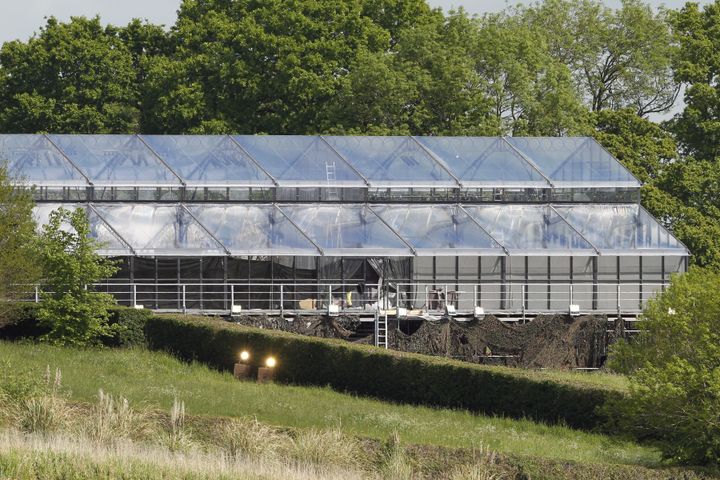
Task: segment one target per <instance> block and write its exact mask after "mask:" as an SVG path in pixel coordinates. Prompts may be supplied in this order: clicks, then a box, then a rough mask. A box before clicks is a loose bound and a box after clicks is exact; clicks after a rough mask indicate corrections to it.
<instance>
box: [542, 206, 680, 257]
mask: <svg viewBox="0 0 720 480" xmlns="http://www.w3.org/2000/svg"><path fill="white" fill-rule="evenodd" d="M556 209H557V211H558V212H559V213H560V214H561V215H562V216H563V217H564V218H565V219H567V221H568V222H569V223H570V224H571V225H572V226H573V227H575V228H576V229H577V230H578V231H580V232H581V233H582V234H583V236H585V238H587V239H588V240H589V241H590V242H592V243H593V245H595V246H596V247H597V248H598V249H599V250H600V251H601V252H605V253H607V254H609V255H613V254H615V255H617V254H618V253H623V251H624V253H634V254H642V253H654V252H658V253H662V252H663V251H674V252H677V254H679V255H685V254H686V253H687V250H686V249H685V247H684V246H683V245H682V244H681V243H680V242H678V241H677V240H676V239H675V238H674V237H673V236H672V235H670V233H669V232H668V231H667V230H666V229H665V228H663V227H662V226H661V225H660V224H658V222H657V221H656V220H655V219H654V218H652V216H651V215H650V214H649V213H647V212H646V211H645V209H643V208H641V207H639V206H638V205H637V204H633V205H557V206H556Z"/></svg>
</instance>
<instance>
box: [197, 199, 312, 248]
mask: <svg viewBox="0 0 720 480" xmlns="http://www.w3.org/2000/svg"><path fill="white" fill-rule="evenodd" d="M188 209H189V210H190V211H191V212H192V214H193V215H194V216H195V218H197V219H198V221H199V222H200V223H202V224H203V225H204V226H205V228H207V229H208V231H210V232H211V233H212V234H213V235H214V236H215V238H217V239H218V240H219V241H220V242H222V243H223V245H225V247H226V248H227V249H228V250H229V251H230V253H231V254H232V255H309V256H312V255H318V254H319V253H320V252H319V251H318V249H317V248H316V247H315V246H314V245H313V244H312V242H310V241H309V240H308V239H307V238H306V237H305V236H304V235H303V234H302V233H301V232H300V231H299V230H298V229H297V228H295V226H294V225H293V224H292V223H291V222H290V221H289V220H288V219H287V218H286V217H285V215H283V214H282V212H280V210H279V209H278V208H277V207H275V206H274V205H225V204H217V205H192V206H190V205H189V206H188Z"/></svg>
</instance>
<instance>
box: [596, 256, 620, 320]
mask: <svg viewBox="0 0 720 480" xmlns="http://www.w3.org/2000/svg"><path fill="white" fill-rule="evenodd" d="M617 263H618V257H608V256H604V255H603V256H600V257H597V265H598V303H597V307H598V309H600V310H604V311H610V312H614V311H616V310H617V287H616V283H617V278H618V269H617Z"/></svg>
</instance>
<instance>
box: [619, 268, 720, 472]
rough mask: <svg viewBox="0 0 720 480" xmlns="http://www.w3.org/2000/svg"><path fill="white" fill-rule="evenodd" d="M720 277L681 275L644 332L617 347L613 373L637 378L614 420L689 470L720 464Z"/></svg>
mask: <svg viewBox="0 0 720 480" xmlns="http://www.w3.org/2000/svg"><path fill="white" fill-rule="evenodd" d="M718 290H720V274H718V273H714V272H710V271H704V270H701V269H698V268H693V269H691V270H690V271H689V272H688V273H687V274H685V275H681V276H676V277H674V278H673V280H672V284H671V285H670V287H669V288H668V290H667V291H665V292H664V293H663V294H662V295H661V296H660V297H658V298H657V299H654V300H651V301H650V302H649V303H648V305H647V307H646V308H645V311H644V313H643V317H642V318H643V321H642V322H641V323H640V329H641V333H640V334H639V335H638V337H636V338H634V339H632V340H631V341H627V342H621V343H619V344H617V345H616V346H614V348H613V350H612V353H611V357H610V366H611V368H613V369H615V370H618V371H621V372H625V373H628V374H630V380H631V384H630V398H629V399H628V400H627V401H625V402H618V403H616V404H613V406H612V407H611V408H610V409H609V410H611V411H613V412H614V416H615V421H616V422H617V424H618V425H620V426H621V428H623V429H624V430H626V431H630V432H633V433H634V434H635V435H636V436H637V437H638V438H640V439H644V440H652V441H655V442H656V443H657V444H658V445H659V446H660V448H661V449H662V451H663V454H664V455H665V456H666V457H667V458H669V459H671V460H674V461H677V462H681V463H687V464H711V465H718V464H719V463H720V316H718V312H720V296H719V295H718Z"/></svg>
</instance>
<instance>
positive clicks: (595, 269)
mask: <svg viewBox="0 0 720 480" xmlns="http://www.w3.org/2000/svg"><path fill="white" fill-rule="evenodd" d="M592 267H593V284H592V309H593V310H597V309H598V257H592Z"/></svg>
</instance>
